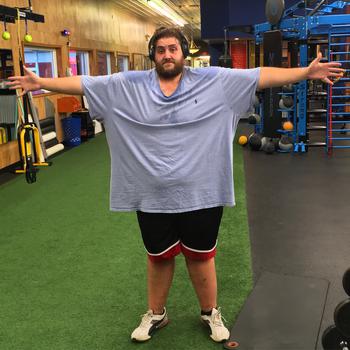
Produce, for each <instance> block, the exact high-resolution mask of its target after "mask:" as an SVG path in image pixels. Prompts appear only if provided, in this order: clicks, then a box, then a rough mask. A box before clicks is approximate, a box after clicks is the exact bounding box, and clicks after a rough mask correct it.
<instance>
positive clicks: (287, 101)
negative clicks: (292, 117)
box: [282, 95, 294, 108]
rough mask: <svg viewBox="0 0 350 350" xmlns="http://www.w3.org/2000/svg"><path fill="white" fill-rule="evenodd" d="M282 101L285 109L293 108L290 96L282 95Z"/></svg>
mask: <svg viewBox="0 0 350 350" xmlns="http://www.w3.org/2000/svg"><path fill="white" fill-rule="evenodd" d="M282 101H283V105H284V106H285V108H291V107H293V104H294V100H293V97H292V96H288V95H283V96H282Z"/></svg>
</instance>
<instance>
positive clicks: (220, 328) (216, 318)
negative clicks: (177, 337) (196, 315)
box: [201, 308, 230, 343]
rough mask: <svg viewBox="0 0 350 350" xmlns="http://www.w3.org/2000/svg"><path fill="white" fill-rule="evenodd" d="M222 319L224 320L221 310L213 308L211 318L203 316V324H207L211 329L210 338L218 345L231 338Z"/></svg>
mask: <svg viewBox="0 0 350 350" xmlns="http://www.w3.org/2000/svg"><path fill="white" fill-rule="evenodd" d="M222 319H224V318H223V317H222V316H221V310H220V308H218V309H217V310H216V309H215V308H213V310H212V311H211V315H210V316H207V315H201V320H202V322H203V323H205V324H206V325H207V326H208V327H209V329H210V338H211V339H213V340H214V341H216V342H218V343H221V342H223V341H226V340H228V339H229V338H230V332H229V330H228V329H227V328H226V327H225V325H224V322H223V321H222Z"/></svg>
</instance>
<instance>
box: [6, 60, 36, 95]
mask: <svg viewBox="0 0 350 350" xmlns="http://www.w3.org/2000/svg"><path fill="white" fill-rule="evenodd" d="M23 70H24V76H21V75H19V76H13V77H9V78H8V80H10V81H9V82H7V83H6V85H7V86H8V87H9V88H10V89H22V90H23V92H22V94H21V95H23V94H25V93H27V92H28V91H34V90H39V89H40V88H41V86H40V77H38V76H37V75H36V74H34V73H33V72H32V71H31V70H30V69H28V68H26V67H25V66H23Z"/></svg>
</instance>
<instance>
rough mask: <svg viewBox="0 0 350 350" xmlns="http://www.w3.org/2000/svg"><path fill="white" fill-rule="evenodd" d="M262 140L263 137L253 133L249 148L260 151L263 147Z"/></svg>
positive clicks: (250, 137)
mask: <svg viewBox="0 0 350 350" xmlns="http://www.w3.org/2000/svg"><path fill="white" fill-rule="evenodd" d="M261 139H262V137H261V135H259V134H257V133H252V134H251V135H250V136H249V138H248V143H249V147H250V148H251V149H252V150H253V151H260V149H261V145H262V141H261Z"/></svg>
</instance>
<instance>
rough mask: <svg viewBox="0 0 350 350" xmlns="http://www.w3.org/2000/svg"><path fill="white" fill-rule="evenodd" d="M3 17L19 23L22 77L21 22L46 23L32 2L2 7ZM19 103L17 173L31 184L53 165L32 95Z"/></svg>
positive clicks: (18, 39) (28, 94) (23, 97)
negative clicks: (47, 160)
mask: <svg viewBox="0 0 350 350" xmlns="http://www.w3.org/2000/svg"><path fill="white" fill-rule="evenodd" d="M1 15H5V16H6V19H7V21H8V22H12V23H16V21H17V41H18V52H19V66H20V72H21V75H24V69H23V53H22V45H21V39H20V20H21V19H24V20H25V23H26V26H27V20H33V21H35V22H44V17H43V16H41V15H37V14H34V13H33V12H32V7H31V3H30V1H29V8H25V9H23V8H9V7H6V6H0V16H1ZM17 96H18V95H17ZM18 103H19V106H20V108H21V111H22V124H21V125H20V126H19V128H18V147H19V153H20V158H21V168H20V169H17V170H16V171H15V172H16V173H18V174H25V178H26V180H27V183H29V184H31V183H34V182H35V181H36V173H37V171H38V169H37V168H38V167H40V166H50V165H51V163H49V162H46V160H45V158H46V156H47V155H46V150H45V148H44V144H43V142H42V138H41V131H40V124H39V121H38V116H37V114H36V110H35V106H34V103H33V100H32V95H31V93H30V92H28V93H25V94H24V95H23V96H22V100H21V99H20V98H19V96H18ZM33 119H34V121H33Z"/></svg>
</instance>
